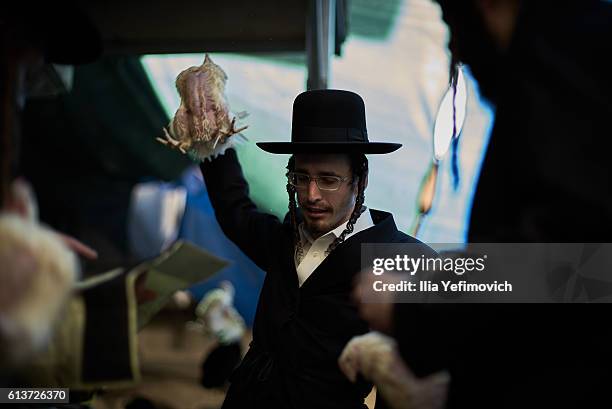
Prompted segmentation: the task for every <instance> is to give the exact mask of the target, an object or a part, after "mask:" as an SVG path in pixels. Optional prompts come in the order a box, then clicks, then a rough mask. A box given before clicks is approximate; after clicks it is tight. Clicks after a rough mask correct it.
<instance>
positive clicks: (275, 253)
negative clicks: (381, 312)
mask: <svg viewBox="0 0 612 409" xmlns="http://www.w3.org/2000/svg"><path fill="white" fill-rule="evenodd" d="M201 169H202V174H203V175H204V179H205V182H206V186H207V189H208V194H209V196H210V200H211V202H212V204H213V207H214V209H215V213H216V216H217V220H218V221H219V224H220V225H221V227H222V229H223V231H224V232H225V234H226V235H227V236H228V237H229V238H230V239H231V240H232V241H233V242H234V243H236V244H237V245H238V246H239V247H240V248H241V249H242V251H244V252H245V253H246V254H247V255H248V256H249V257H250V258H251V259H252V260H253V261H254V262H255V263H256V264H257V265H258V266H259V267H261V268H262V269H263V270H264V271H266V273H267V274H266V278H265V281H264V285H263V288H262V291H261V294H260V297H259V304H258V306H257V313H256V316H255V324H254V327H253V342H252V343H251V348H250V349H249V351H248V353H247V355H246V356H245V358H244V360H243V362H242V363H241V365H240V366H239V367H238V369H237V370H236V371H235V372H234V374H233V375H232V378H231V381H232V384H231V387H230V389H229V391H228V394H227V397H226V400H225V403H224V406H223V407H224V408H250V407H270V408H276V407H278V408H289V407H303V408H363V407H365V405H364V404H363V401H364V398H365V397H366V396H367V394H368V393H369V392H370V390H371V384H368V383H366V382H357V383H356V384H353V383H351V382H350V381H348V380H347V378H346V377H345V376H344V375H343V374H342V373H341V371H340V369H339V367H338V363H337V360H338V357H339V356H340V353H341V352H342V349H343V348H344V346H345V345H346V343H347V342H348V341H349V340H350V339H351V338H352V337H353V336H355V335H359V334H363V333H365V332H367V331H368V325H367V323H366V322H365V321H363V320H362V319H361V318H360V317H359V316H358V312H357V309H356V306H355V305H354V303H353V302H352V300H351V292H352V289H353V284H354V283H353V279H354V277H355V275H356V274H357V273H358V272H359V271H360V270H361V265H360V264H361V257H360V251H361V243H415V242H418V241H417V240H416V239H414V238H412V237H410V236H407V235H406V234H403V233H401V232H399V231H398V230H397V227H396V226H395V222H394V221H393V216H392V215H391V214H389V213H386V212H381V211H376V210H371V215H372V219H373V221H374V223H375V226H373V227H371V228H369V229H367V230H364V231H361V232H358V233H356V234H355V235H353V236H351V237H350V238H349V239H348V240H347V241H345V242H344V243H342V244H340V245H339V246H338V247H337V248H336V249H335V250H334V251H333V252H332V253H331V254H330V255H329V256H328V257H327V258H326V259H325V260H324V261H323V262H322V263H321V264H320V265H319V266H318V267H317V269H316V270H315V271H314V272H313V273H312V275H311V276H310V277H309V278H308V279H307V280H306V281H305V282H304V283H303V285H302V286H301V287H300V286H299V285H298V279H297V273H296V270H295V262H294V246H293V237H294V235H293V232H292V228H291V225H290V224H288V223H282V222H280V221H279V220H278V218H276V217H274V216H271V215H269V214H265V213H261V212H259V211H258V210H257V208H256V206H255V204H254V203H253V202H252V201H251V200H250V199H249V195H248V193H249V192H248V185H247V183H246V181H245V180H244V178H243V176H242V170H241V168H240V164H239V162H238V160H237V157H236V152H235V151H234V150H233V149H230V150H228V151H227V152H226V154H225V155H222V156H219V157H218V158H217V159H215V160H213V161H212V162H205V163H203V164H202V165H201Z"/></svg>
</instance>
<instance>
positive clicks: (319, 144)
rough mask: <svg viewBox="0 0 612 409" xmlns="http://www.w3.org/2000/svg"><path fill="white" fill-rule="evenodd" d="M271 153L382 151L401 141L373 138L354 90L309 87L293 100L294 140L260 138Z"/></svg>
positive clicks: (394, 148)
mask: <svg viewBox="0 0 612 409" xmlns="http://www.w3.org/2000/svg"><path fill="white" fill-rule="evenodd" d="M257 146H259V147H260V148H261V149H263V150H264V151H266V152H270V153H284V154H294V153H349V154H350V153H364V154H382V153H390V152H393V151H395V150H397V149H399V148H400V147H401V146H402V145H401V144H399V143H388V142H370V141H369V140H368V131H367V129H366V117H365V105H364V103H363V99H361V97H360V96H359V95H357V94H355V93H354V92H350V91H342V90H335V89H324V90H316V91H306V92H303V93H301V94H300V95H298V96H297V98H295V101H294V102H293V121H292V123H291V142H258V143H257Z"/></svg>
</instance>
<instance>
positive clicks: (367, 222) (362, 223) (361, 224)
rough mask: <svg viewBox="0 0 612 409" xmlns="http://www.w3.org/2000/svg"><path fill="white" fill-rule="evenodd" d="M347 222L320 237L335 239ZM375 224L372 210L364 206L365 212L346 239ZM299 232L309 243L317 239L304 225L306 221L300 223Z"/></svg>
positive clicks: (303, 239)
mask: <svg viewBox="0 0 612 409" xmlns="http://www.w3.org/2000/svg"><path fill="white" fill-rule="evenodd" d="M347 224H348V220H347V221H346V222H344V223H342V224H341V225H340V226H338V227H336V228H335V229H333V230H331V231H329V232H327V233H325V234H323V235H322V236H321V237H319V239H322V238H326V239H331V241H333V240H335V239H336V238H338V237H340V235H341V234H342V232H343V231H344V229H346V225H347ZM373 225H374V221H373V220H372V215H371V214H370V210H369V209H368V208H367V207H365V206H364V211H363V213H362V214H361V216H359V218H358V219H357V222H356V223H355V225H354V226H353V232H352V233H351V234H348V235H347V236H346V238H345V239H348V238H349V237H350V236H352V235H353V234H356V233H359V232H360V231H362V230H365V229H368V228H370V227H372V226H373ZM299 232H300V237H301V238H302V241H307V242H308V243H309V244H312V243H313V242H314V241H315V239H314V238H313V237H312V235H311V234H310V233H309V232H308V230H307V229H306V228H305V227H304V222H302V223H300V226H299Z"/></svg>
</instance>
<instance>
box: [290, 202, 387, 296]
mask: <svg viewBox="0 0 612 409" xmlns="http://www.w3.org/2000/svg"><path fill="white" fill-rule="evenodd" d="M370 212H371V214H372V220H373V221H374V226H372V227H370V228H369V229H366V230H363V231H360V232H359V233H356V234H354V235H353V236H351V237H349V239H348V240H346V241H345V242H344V243H341V244H340V245H339V246H338V247H336V249H335V250H334V251H333V252H332V253H331V254H330V255H329V256H327V257H326V258H325V260H323V262H322V263H321V264H320V265H319V266H318V267H317V268H316V269H315V270H314V271H313V272H312V274H311V275H310V277H308V279H307V280H306V281H305V282H304V284H302V286H301V287H300V290H301V292H302V294H303V295H306V294H317V293H321V292H324V291H325V290H326V289H331V288H334V287H337V286H338V285H340V286H342V287H344V286H347V285H348V287H349V288H352V286H353V279H354V277H355V276H356V275H357V274H358V273H359V272H360V271H361V244H362V243H389V242H393V240H394V238H395V236H396V233H397V227H396V226H395V221H394V220H393V216H392V215H391V213H387V212H382V211H379V210H370Z"/></svg>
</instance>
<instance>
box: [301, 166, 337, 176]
mask: <svg viewBox="0 0 612 409" xmlns="http://www.w3.org/2000/svg"><path fill="white" fill-rule="evenodd" d="M295 172H297V173H304V174H306V175H310V173H308V171H307V170H306V169H303V168H296V169H295ZM314 176H337V177H341V176H340V175H338V174H337V173H335V172H332V171H323V172H319V173H317V174H316V175H314Z"/></svg>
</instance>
